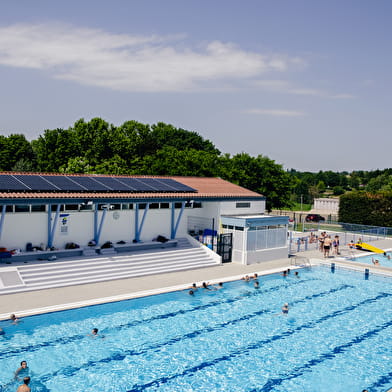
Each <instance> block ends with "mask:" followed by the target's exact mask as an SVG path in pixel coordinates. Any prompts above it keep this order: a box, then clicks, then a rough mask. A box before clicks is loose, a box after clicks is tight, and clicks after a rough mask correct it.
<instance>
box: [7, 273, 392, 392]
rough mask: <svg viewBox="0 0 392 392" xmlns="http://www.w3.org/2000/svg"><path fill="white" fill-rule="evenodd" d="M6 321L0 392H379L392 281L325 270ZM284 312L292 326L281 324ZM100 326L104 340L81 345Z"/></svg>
mask: <svg viewBox="0 0 392 392" xmlns="http://www.w3.org/2000/svg"><path fill="white" fill-rule="evenodd" d="M259 281H260V288H259V289H258V290H256V289H254V287H253V284H252V283H245V282H244V281H239V282H232V283H228V284H225V285H224V288H223V289H221V290H217V291H205V290H201V289H199V290H198V291H197V292H196V294H195V296H193V297H192V296H190V295H188V294H187V292H174V293H169V294H163V295H158V296H152V297H147V298H139V299H135V300H129V301H122V302H117V303H112V304H104V305H98V306H92V307H88V308H80V309H75V310H70V311H65V312H56V313H51V314H45V315H39V316H34V317H26V318H25V319H24V320H23V322H22V323H20V324H19V325H10V324H9V323H7V322H1V323H0V326H1V327H2V328H4V330H5V331H6V335H5V336H4V337H0V384H1V385H2V388H0V391H2V392H4V391H6V392H9V391H12V392H15V390H16V387H17V385H18V384H17V383H16V382H14V381H12V377H13V372H14V371H15V370H16V368H17V367H18V366H19V363H20V361H22V360H26V361H27V362H28V365H29V369H30V371H31V372H32V380H33V385H32V386H33V387H32V391H33V392H36V391H41V392H42V391H54V392H60V391H61V392H79V391H80V392H93V391H94V392H97V391H100V392H102V391H103V392H117V391H121V392H126V391H181V392H186V391H189V392H191V391H192V392H195V391H226V392H237V391H239V392H240V391H247V392H262V391H281V392H283V391H285V392H324V391H325V392H327V391H328V392H330V391H333V392H339V391H342V392H343V391H344V392H351V391H352V392H358V391H362V389H364V388H368V389H369V391H370V392H385V391H386V390H387V389H388V388H389V387H391V386H392V369H391V366H390V364H391V360H392V347H391V344H390V342H391V336H392V310H391V306H390V304H391V301H392V282H391V280H390V279H387V278H383V277H376V276H373V275H371V276H370V278H369V280H365V279H364V277H363V274H359V273H355V272H349V271H344V270H338V269H337V270H336V272H335V273H331V272H330V270H329V269H327V268H323V267H320V268H313V269H311V270H301V271H300V278H296V277H294V276H292V274H291V275H290V276H289V277H287V278H283V277H282V276H280V275H271V276H268V277H262V278H261V279H260V280H259ZM285 302H288V303H289V306H290V311H289V314H288V316H283V315H281V312H280V309H281V307H282V305H283V303H285ZM94 327H97V328H99V330H100V333H102V334H103V335H104V338H102V337H92V336H88V334H89V333H90V331H91V329H92V328H94Z"/></svg>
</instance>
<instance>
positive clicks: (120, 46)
mask: <svg viewBox="0 0 392 392" xmlns="http://www.w3.org/2000/svg"><path fill="white" fill-rule="evenodd" d="M178 41H179V37H178V36H176V37H170V36H169V37H160V36H156V35H152V36H140V35H129V34H114V33H109V32H105V31H102V30H98V29H89V28H78V27H73V26H70V25H58V24H57V25H53V24H37V25H28V24H16V25H11V26H7V27H1V28H0V65H3V66H10V67H21V68H33V69H38V70H45V71H48V72H49V73H50V75H51V76H52V77H54V78H58V79H65V80H72V81H75V82H77V83H80V84H85V85H91V86H101V87H106V88H110V89H114V90H124V91H188V90H195V89H202V88H206V86H207V85H208V83H211V82H215V83H216V82H219V83H221V82H225V83H226V84H225V85H227V82H229V83H230V82H235V81H238V80H244V79H250V78H256V77H260V75H261V74H264V73H267V72H271V71H279V72H284V71H286V70H288V69H289V68H291V67H295V66H296V65H298V64H301V63H302V62H301V59H299V58H290V57H288V56H285V55H261V54H259V53H255V52H250V51H245V50H243V49H241V48H239V47H238V46H236V45H233V44H230V43H223V42H219V41H213V42H209V43H207V44H206V45H205V46H204V47H202V48H197V49H196V48H184V47H183V46H184V43H183V42H182V45H180V43H181V42H178Z"/></svg>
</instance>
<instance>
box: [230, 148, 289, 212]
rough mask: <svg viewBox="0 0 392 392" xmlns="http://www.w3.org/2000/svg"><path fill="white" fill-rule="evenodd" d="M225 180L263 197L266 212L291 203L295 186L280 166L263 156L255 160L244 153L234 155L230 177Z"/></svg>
mask: <svg viewBox="0 0 392 392" xmlns="http://www.w3.org/2000/svg"><path fill="white" fill-rule="evenodd" d="M225 179H226V180H228V181H231V182H234V183H236V184H238V185H240V186H243V187H245V188H248V189H250V190H253V191H255V192H258V193H261V194H263V195H265V196H266V197H267V202H266V206H267V209H268V210H271V209H272V208H282V207H285V206H288V205H291V203H292V201H291V198H290V196H291V193H292V190H293V188H294V186H295V181H294V179H293V178H292V177H291V176H290V174H289V173H287V172H286V171H284V170H283V168H282V165H279V164H277V163H275V161H273V160H271V159H269V158H267V157H265V156H263V155H258V156H257V157H256V158H254V157H251V156H250V155H249V154H246V153H241V154H237V155H234V156H233V158H232V162H231V173H230V177H229V178H225Z"/></svg>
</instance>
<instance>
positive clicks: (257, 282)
mask: <svg viewBox="0 0 392 392" xmlns="http://www.w3.org/2000/svg"><path fill="white" fill-rule="evenodd" d="M253 286H254V288H255V289H259V288H260V284H259V281H258V280H255V283H254V284H253Z"/></svg>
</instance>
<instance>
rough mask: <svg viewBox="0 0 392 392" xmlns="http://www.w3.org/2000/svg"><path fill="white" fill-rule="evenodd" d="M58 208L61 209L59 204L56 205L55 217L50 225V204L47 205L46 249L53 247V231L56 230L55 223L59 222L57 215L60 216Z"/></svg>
mask: <svg viewBox="0 0 392 392" xmlns="http://www.w3.org/2000/svg"><path fill="white" fill-rule="evenodd" d="M60 207H61V204H57V209H56V215H55V218H54V222H53V224H52V223H51V220H52V205H51V204H49V205H48V248H51V247H52V246H53V241H54V235H55V230H56V226H57V222H58V220H59V215H60Z"/></svg>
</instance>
